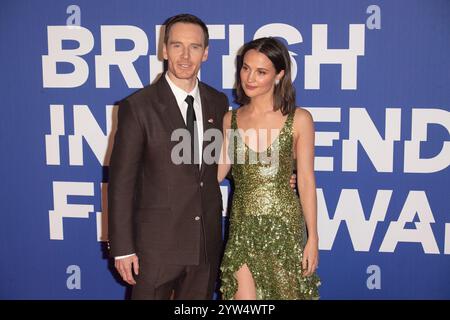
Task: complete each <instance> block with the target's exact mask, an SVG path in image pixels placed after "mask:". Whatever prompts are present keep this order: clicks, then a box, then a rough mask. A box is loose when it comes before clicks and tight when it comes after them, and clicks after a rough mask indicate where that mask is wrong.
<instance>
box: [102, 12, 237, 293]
mask: <svg viewBox="0 0 450 320" xmlns="http://www.w3.org/2000/svg"><path fill="white" fill-rule="evenodd" d="M208 38H209V36H208V29H207V27H206V25H205V24H204V23H203V21H201V20H200V19H199V18H197V17H195V16H192V15H188V14H182V15H177V16H174V17H172V18H170V19H169V20H168V21H167V23H166V30H165V36H164V46H163V53H164V59H165V60H167V66H168V70H167V72H166V73H165V74H163V75H162V76H161V77H160V79H159V80H157V82H156V83H154V84H152V85H150V86H147V87H145V88H144V89H142V90H140V91H138V92H136V93H134V94H132V95H131V96H129V97H128V98H126V99H124V100H123V101H121V102H120V103H119V114H118V118H119V121H118V128H117V132H116V136H115V143H114V148H113V152H112V155H111V161H110V167H109V191H108V199H109V200H108V201H109V246H110V254H111V256H113V257H115V266H116V269H117V270H118V272H119V273H120V275H121V276H122V278H123V280H124V281H126V282H127V283H129V284H131V285H133V286H134V287H133V290H132V298H133V299H169V298H170V297H173V298H174V299H211V298H212V294H213V291H214V285H215V281H216V278H217V272H218V269H219V262H220V256H221V253H222V231H221V219H222V217H221V212H222V197H221V193H220V188H219V184H218V182H217V164H216V163H213V164H208V163H205V162H204V161H198V162H199V163H198V162H197V163H192V162H193V161H190V162H189V163H182V164H177V163H175V162H174V161H173V159H172V150H173V148H174V146H175V145H176V144H177V143H178V142H177V141H171V135H172V133H173V132H174V131H175V130H177V129H184V130H188V131H189V132H191V133H193V132H196V134H194V139H193V141H194V142H193V143H194V144H195V143H199V145H200V146H203V148H204V147H205V144H204V143H201V141H203V138H202V137H203V133H204V131H206V130H208V129H217V130H221V129H222V119H223V116H224V114H225V113H226V111H227V110H228V106H229V104H228V99H227V97H226V96H225V94H223V93H220V92H218V91H217V90H215V89H213V88H211V87H209V86H208V85H206V84H204V83H202V82H200V81H198V79H197V74H198V71H199V70H200V66H201V63H202V62H203V61H206V59H207V57H208ZM203 148H196V149H194V150H193V151H192V154H191V155H193V156H194V157H193V158H196V157H198V158H197V159H203V157H201V152H202V149H203ZM199 149H200V150H199Z"/></svg>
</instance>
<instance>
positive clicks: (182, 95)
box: [165, 72, 200, 106]
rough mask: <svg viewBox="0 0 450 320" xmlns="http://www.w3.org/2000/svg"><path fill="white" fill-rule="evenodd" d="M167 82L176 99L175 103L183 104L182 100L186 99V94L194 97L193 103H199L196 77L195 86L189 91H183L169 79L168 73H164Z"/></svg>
mask: <svg viewBox="0 0 450 320" xmlns="http://www.w3.org/2000/svg"><path fill="white" fill-rule="evenodd" d="M165 77H166V80H167V83H168V84H169V86H170V89H172V92H173V94H174V95H175V98H176V100H177V103H178V105H179V106H181V105H183V103H184V100H185V99H186V96H187V95H191V96H193V97H194V104H195V103H198V104H200V94H199V90H198V79H196V81H195V86H194V88H193V89H192V90H191V92H189V93H187V92H186V91H184V90H183V89H181V88H179V87H177V85H176V84H175V83H173V82H172V80H170V78H169V75H168V74H167V72H166V74H165Z"/></svg>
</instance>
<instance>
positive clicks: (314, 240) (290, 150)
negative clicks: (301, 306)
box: [218, 38, 320, 300]
mask: <svg viewBox="0 0 450 320" xmlns="http://www.w3.org/2000/svg"><path fill="white" fill-rule="evenodd" d="M241 57H242V58H241V59H242V60H241V61H240V63H238V66H239V65H240V70H239V77H238V79H237V102H238V103H240V105H241V107H240V108H239V109H238V110H233V111H231V112H228V113H227V114H226V115H225V117H224V144H223V146H224V147H223V151H222V157H221V159H222V161H221V162H220V163H219V172H218V179H219V181H221V180H222V179H223V178H224V177H225V176H226V174H227V173H228V171H229V169H230V167H231V166H232V175H233V179H234V184H235V190H234V194H233V204H232V210H231V215H230V229H229V238H228V241H227V245H226V248H225V253H224V257H223V260H222V265H221V288H220V290H221V292H222V297H223V299H258V300H259V299H270V300H272V299H317V298H318V297H319V294H318V286H319V285H320V280H319V278H318V276H317V274H316V273H315V269H316V268H317V266H318V235H317V205H316V191H315V190H316V189H315V179H314V169H313V161H314V127H313V123H312V118H311V115H310V114H309V112H308V111H306V110H303V109H301V108H296V106H295V90H294V88H293V86H292V82H291V73H290V57H289V53H288V51H287V49H286V48H285V47H284V45H283V44H281V43H280V42H279V41H277V40H275V39H273V38H261V39H257V40H253V41H251V42H249V43H247V44H246V45H244V48H243V50H242V54H241ZM264 130H265V131H264ZM274 132H276V133H275V134H274ZM264 133H266V134H264ZM251 137H253V138H254V139H252V138H251ZM274 138H275V139H274ZM261 145H266V146H267V147H265V148H264V147H260V146H261ZM258 146H259V148H258ZM294 158H296V159H297V168H296V169H297V172H298V173H297V174H298V181H297V186H298V190H299V194H300V199H299V198H298V197H297V195H296V194H295V193H294V192H293V191H292V189H291V188H290V185H289V177H290V175H291V173H292V170H293V163H294V161H293V159H294ZM299 200H300V201H299Z"/></svg>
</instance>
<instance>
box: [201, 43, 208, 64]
mask: <svg viewBox="0 0 450 320" xmlns="http://www.w3.org/2000/svg"><path fill="white" fill-rule="evenodd" d="M208 49H209V46H207V47H206V49H205V52H203V57H202V62H205V61H206V60H208Z"/></svg>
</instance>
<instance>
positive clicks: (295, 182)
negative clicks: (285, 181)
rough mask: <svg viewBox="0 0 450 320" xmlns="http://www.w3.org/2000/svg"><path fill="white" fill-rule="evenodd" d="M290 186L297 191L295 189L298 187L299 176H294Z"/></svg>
mask: <svg viewBox="0 0 450 320" xmlns="http://www.w3.org/2000/svg"><path fill="white" fill-rule="evenodd" d="M289 184H290V185H291V188H292V190H295V187H296V186H297V175H296V174H295V173H293V174H292V176H291V180H289Z"/></svg>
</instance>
